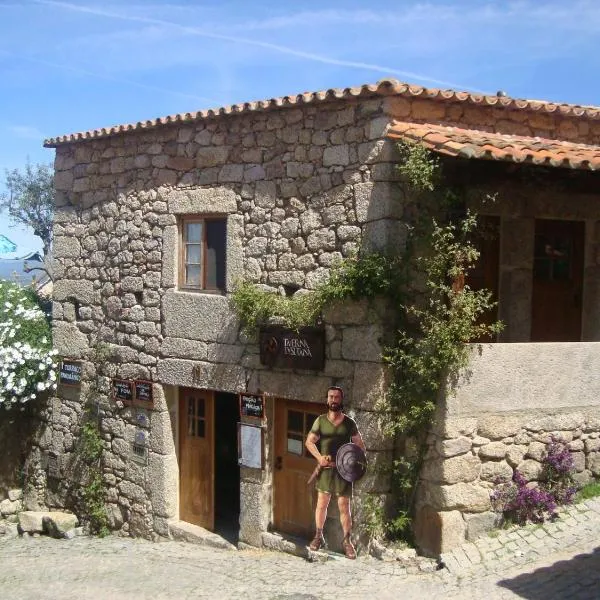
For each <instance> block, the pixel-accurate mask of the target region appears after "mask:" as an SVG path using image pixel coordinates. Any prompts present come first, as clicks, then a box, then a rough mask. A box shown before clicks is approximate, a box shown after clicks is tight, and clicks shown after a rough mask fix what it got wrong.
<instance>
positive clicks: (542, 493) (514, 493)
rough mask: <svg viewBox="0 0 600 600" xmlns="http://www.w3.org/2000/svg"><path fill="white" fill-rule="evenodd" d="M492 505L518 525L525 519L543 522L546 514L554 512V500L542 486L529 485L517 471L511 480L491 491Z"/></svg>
mask: <svg viewBox="0 0 600 600" xmlns="http://www.w3.org/2000/svg"><path fill="white" fill-rule="evenodd" d="M492 505H493V506H494V508H495V509H496V510H497V511H498V512H502V513H504V516H505V517H506V518H507V519H508V520H509V521H513V522H515V523H518V524H519V525H524V524H525V523H527V521H531V522H532V523H543V522H544V519H545V517H546V515H548V516H549V517H553V516H554V515H555V514H556V502H555V500H554V497H553V496H552V494H551V493H550V492H548V491H547V490H545V489H544V488H543V487H542V486H531V485H529V483H528V481H527V479H525V477H523V475H522V474H521V473H519V471H515V473H514V475H513V482H512V483H508V484H504V485H503V486H500V487H498V488H496V489H495V490H494V491H493V492H492Z"/></svg>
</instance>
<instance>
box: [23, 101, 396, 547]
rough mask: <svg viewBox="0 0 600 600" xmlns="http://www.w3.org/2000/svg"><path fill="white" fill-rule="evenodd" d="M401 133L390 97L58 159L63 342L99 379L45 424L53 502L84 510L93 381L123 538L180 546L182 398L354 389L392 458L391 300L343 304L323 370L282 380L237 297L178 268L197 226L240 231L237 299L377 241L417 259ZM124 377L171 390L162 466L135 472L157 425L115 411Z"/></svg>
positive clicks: (230, 260) (374, 447) (244, 487)
mask: <svg viewBox="0 0 600 600" xmlns="http://www.w3.org/2000/svg"><path fill="white" fill-rule="evenodd" d="M382 118H383V120H382ZM388 121H389V118H387V117H385V116H384V113H383V100H382V99H375V100H372V99H371V100H368V101H362V102H358V101H357V102H344V103H331V104H327V105H324V106H322V107H318V108H317V107H310V106H309V107H305V108H303V109H287V110H281V111H280V112H269V113H264V114H260V113H258V114H251V115H239V116H236V115H233V116H230V117H227V118H222V119H213V120H210V119H208V120H204V121H197V122H192V123H183V124H176V125H173V126H168V127H163V128H160V129H155V130H151V131H148V132H136V133H132V134H126V135H119V136H114V137H108V138H103V139H99V140H96V141H89V142H83V143H78V144H74V145H65V146H59V147H58V149H57V156H56V162H55V167H56V187H57V210H56V213H55V225H54V235H55V237H54V262H55V264H54V268H55V274H56V280H55V285H54V297H53V299H54V305H53V318H54V342H55V346H56V348H57V349H58V351H59V352H60V353H61V354H63V355H65V356H68V357H70V358H73V359H79V360H82V362H83V366H84V377H83V379H84V381H83V384H82V387H81V390H77V389H65V388H61V389H60V390H59V394H58V395H57V397H56V398H54V399H53V400H52V401H51V403H50V405H49V409H48V411H47V413H46V415H45V418H46V419H47V422H48V427H47V431H46V435H44V437H43V439H42V440H41V442H40V446H39V448H40V452H41V454H42V455H44V456H46V455H48V454H53V455H55V456H57V461H58V463H59V465H60V469H61V474H60V480H59V481H54V480H53V481H49V483H48V485H47V486H46V488H44V486H43V485H40V486H39V492H40V497H44V498H45V502H46V503H47V504H48V505H50V506H53V507H61V506H64V505H65V504H68V502H69V500H68V499H69V496H70V493H71V491H72V488H73V486H74V485H76V471H77V459H76V446H77V440H78V436H79V428H80V426H81V419H82V414H83V404H84V402H85V401H86V398H88V399H89V393H88V389H89V386H90V383H91V382H92V381H98V382H99V389H98V390H96V392H95V395H94V399H93V406H94V407H95V409H98V410H99V414H100V425H101V431H102V435H103V438H104V441H105V445H106V452H105V454H104V459H103V460H104V471H105V476H104V478H105V481H106V483H107V485H108V490H109V492H108V506H109V512H110V519H111V526H112V527H114V528H116V529H121V530H122V531H123V532H129V533H134V534H136V535H144V536H146V537H154V536H156V535H168V532H169V529H168V522H169V519H172V518H176V517H177V516H178V489H177V488H178V471H177V468H178V467H177V440H176V435H174V433H175V434H176V431H177V418H178V415H177V387H178V386H190V387H196V388H200V389H202V388H204V389H212V390H219V391H225V392H230V393H237V392H240V391H249V392H256V391H259V390H260V391H261V392H264V393H266V394H269V395H271V396H272V397H284V398H290V399H295V400H301V401H311V402H319V403H321V402H322V401H323V399H324V398H325V394H326V389H327V387H328V386H329V385H332V384H338V385H343V386H344V387H345V389H346V391H347V394H348V402H347V404H348V406H349V407H350V410H352V414H353V415H354V416H355V418H356V419H357V421H358V423H359V426H360V427H361V429H362V431H363V434H364V435H365V439H366V442H367V446H368V447H369V449H370V450H371V451H372V452H373V453H374V456H375V455H377V454H378V453H381V454H382V456H386V457H388V456H389V454H390V448H391V446H390V443H389V442H388V441H383V440H382V439H381V434H380V431H379V427H378V422H377V416H376V415H375V413H374V411H373V408H374V402H375V401H376V399H377V397H378V396H379V394H381V393H382V391H383V384H384V375H383V370H382V367H381V364H380V351H381V345H382V343H383V342H384V339H385V336H386V334H387V332H388V331H389V323H390V318H389V313H388V310H387V307H386V306H385V304H382V303H374V304H367V303H365V302H359V303H354V304H352V305H350V304H348V305H342V306H337V307H332V308H331V309H330V310H329V311H328V313H327V314H326V315H324V321H325V328H326V337H327V344H326V356H327V361H326V367H325V370H324V371H323V372H320V373H313V372H302V371H294V372H291V371H290V370H282V369H279V370H277V369H268V368H266V367H265V366H263V365H261V364H260V361H259V354H258V347H257V345H256V344H255V343H252V342H249V341H248V340H247V339H246V338H245V337H244V336H243V335H241V334H240V332H239V323H238V322H237V319H236V318H235V315H234V313H233V312H232V310H231V307H230V306H229V302H228V299H227V297H226V295H216V294H203V293H189V292H184V291H180V290H179V289H178V264H177V257H178V219H179V218H180V217H181V216H184V215H197V214H210V215H222V216H223V217H224V218H226V220H227V250H226V261H227V278H226V288H227V289H226V291H227V292H230V291H231V290H232V289H233V286H234V285H235V282H236V281H237V280H238V279H240V278H246V279H248V280H250V281H252V282H255V283H257V284H262V285H263V286H265V288H266V289H273V290H280V291H284V289H285V288H284V287H283V286H291V287H292V288H293V289H296V288H298V289H301V290H311V289H314V288H315V287H316V286H317V285H318V284H319V283H320V282H321V281H323V280H324V279H325V278H326V277H327V276H328V273H329V269H330V268H331V266H332V265H333V264H334V263H335V262H336V261H338V260H340V259H341V258H343V257H348V256H350V255H352V254H353V253H354V252H356V250H357V249H358V248H359V246H360V245H361V244H362V245H364V246H367V247H371V248H380V249H381V248H384V247H387V246H388V245H389V244H394V245H396V246H398V245H401V244H402V242H403V239H404V225H403V224H402V223H401V221H400V218H401V216H402V214H403V206H404V194H403V190H402V188H401V186H400V185H399V184H398V182H397V179H398V177H397V173H396V172H395V169H394V161H395V160H396V155H395V148H394V145H393V143H392V142H390V141H386V140H384V138H383V136H384V131H385V126H386V123H387V122H388ZM99 348H102V353H103V356H102V359H101V360H99V359H98V358H97V356H96V355H95V352H96V350H97V349H99ZM95 349H96V350H95ZM95 356H96V358H95ZM113 377H118V378H123V379H146V380H151V381H153V382H154V386H153V393H154V399H155V408H154V410H153V411H151V413H150V415H149V418H148V423H147V436H148V465H147V466H141V465H139V464H138V463H136V462H135V461H133V460H132V456H131V445H132V443H133V441H134V436H135V433H136V430H137V429H139V424H138V423H137V422H136V418H137V417H136V412H135V411H134V410H132V409H131V408H128V407H123V406H120V405H119V404H117V403H115V402H114V401H113V400H112V399H111V398H110V395H109V386H110V379H111V378H113ZM267 414H268V415H269V414H271V413H270V412H269V410H268V411H267ZM267 426H268V427H271V426H272V423H270V422H269V421H267ZM269 439H270V438H269V437H268V436H267V442H268V440H269ZM265 450H266V457H267V465H266V468H265V470H263V471H262V472H258V473H256V472H253V471H252V470H248V469H242V482H241V495H242V507H241V510H242V514H241V521H242V522H241V536H242V540H243V541H245V542H247V543H252V544H259V543H260V534H261V532H264V531H265V530H266V529H267V527H268V525H269V523H270V521H271V518H272V515H271V502H270V498H271V493H272V473H271V467H272V465H271V464H270V461H271V460H272V452H271V450H270V447H269V444H268V443H267V448H266V449H265ZM34 462H35V461H34ZM37 464H38V467H37V468H38V469H40V470H43V468H42V467H41V466H40V464H41V463H40V462H39V461H38V463H37ZM370 489H373V490H376V491H377V492H381V493H384V494H385V493H388V492H389V489H390V486H389V482H387V481H378V480H373V481H372V486H371V488H370Z"/></svg>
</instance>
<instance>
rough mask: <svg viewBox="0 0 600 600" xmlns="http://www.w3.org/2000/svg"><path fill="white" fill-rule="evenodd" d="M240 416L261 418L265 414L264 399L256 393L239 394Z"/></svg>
mask: <svg viewBox="0 0 600 600" xmlns="http://www.w3.org/2000/svg"><path fill="white" fill-rule="evenodd" d="M240 416H241V417H253V418H255V419H263V418H264V416H265V400H264V398H263V396H261V395H258V394H243V393H242V394H240Z"/></svg>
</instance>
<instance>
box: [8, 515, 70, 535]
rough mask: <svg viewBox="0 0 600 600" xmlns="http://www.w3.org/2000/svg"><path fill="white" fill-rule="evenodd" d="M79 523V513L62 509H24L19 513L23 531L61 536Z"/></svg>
mask: <svg viewBox="0 0 600 600" xmlns="http://www.w3.org/2000/svg"><path fill="white" fill-rule="evenodd" d="M78 525H79V520H78V519H77V515H74V514H73V513H67V512H61V511H47V510H46V511H43V510H40V511H35V510H24V511H22V512H20V513H19V529H20V531H22V532H23V533H29V534H34V533H47V534H48V535H51V536H52V537H56V538H61V537H65V534H66V533H67V532H69V531H71V530H72V529H75V527H77V526H78Z"/></svg>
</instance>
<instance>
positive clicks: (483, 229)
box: [466, 215, 500, 342]
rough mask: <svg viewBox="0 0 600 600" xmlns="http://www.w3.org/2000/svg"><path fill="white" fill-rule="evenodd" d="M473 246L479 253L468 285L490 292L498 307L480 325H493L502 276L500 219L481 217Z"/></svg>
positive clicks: (488, 312) (480, 319)
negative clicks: (500, 275)
mask: <svg viewBox="0 0 600 600" xmlns="http://www.w3.org/2000/svg"><path fill="white" fill-rule="evenodd" d="M473 244H474V246H475V247H476V248H477V250H478V251H479V258H478V259H477V261H476V263H475V265H473V269H472V270H471V271H470V272H469V274H468V276H467V277H466V283H467V284H468V285H469V287H470V288H471V289H472V290H483V289H485V290H488V291H489V292H491V294H492V301H493V302H495V303H496V305H495V306H494V307H493V308H492V309H491V310H489V311H487V312H486V313H484V314H483V315H481V316H480V317H479V320H478V323H479V324H482V325H483V324H484V325H491V324H492V323H495V322H496V321H497V320H498V304H497V302H498V283H499V278H500V277H499V274H500V218H499V217H493V216H484V215H480V216H479V217H478V219H477V229H476V230H475V233H474V239H473ZM472 341H473V342H493V341H495V337H492V336H482V337H480V338H478V339H476V340H472Z"/></svg>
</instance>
